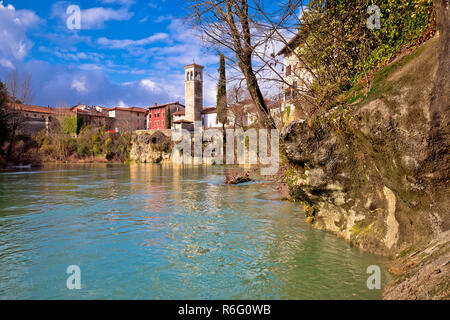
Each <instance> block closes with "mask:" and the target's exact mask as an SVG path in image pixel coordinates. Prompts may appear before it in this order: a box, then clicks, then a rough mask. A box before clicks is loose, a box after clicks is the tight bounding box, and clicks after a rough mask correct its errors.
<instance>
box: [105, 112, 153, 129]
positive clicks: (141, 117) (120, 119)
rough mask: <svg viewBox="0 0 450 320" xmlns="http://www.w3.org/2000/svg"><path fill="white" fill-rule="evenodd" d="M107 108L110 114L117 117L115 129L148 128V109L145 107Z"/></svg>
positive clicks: (111, 116)
mask: <svg viewBox="0 0 450 320" xmlns="http://www.w3.org/2000/svg"><path fill="white" fill-rule="evenodd" d="M107 110H108V116H109V117H110V118H114V119H115V129H116V130H117V131H123V130H125V131H135V130H145V129H146V128H147V120H146V114H147V110H146V109H144V108H137V107H131V108H122V107H115V108H110V109H107Z"/></svg>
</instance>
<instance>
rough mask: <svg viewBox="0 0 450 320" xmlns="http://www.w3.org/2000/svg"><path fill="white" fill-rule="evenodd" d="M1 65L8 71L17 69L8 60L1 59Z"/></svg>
mask: <svg viewBox="0 0 450 320" xmlns="http://www.w3.org/2000/svg"><path fill="white" fill-rule="evenodd" d="M0 65H1V66H3V67H5V68H8V69H15V67H14V65H13V63H12V62H11V61H9V60H8V59H3V58H0Z"/></svg>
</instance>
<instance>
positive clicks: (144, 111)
mask: <svg viewBox="0 0 450 320" xmlns="http://www.w3.org/2000/svg"><path fill="white" fill-rule="evenodd" d="M105 110H108V111H115V110H119V111H128V112H141V113H146V112H147V110H146V109H144V108H138V107H131V108H123V107H114V108H106V109H105Z"/></svg>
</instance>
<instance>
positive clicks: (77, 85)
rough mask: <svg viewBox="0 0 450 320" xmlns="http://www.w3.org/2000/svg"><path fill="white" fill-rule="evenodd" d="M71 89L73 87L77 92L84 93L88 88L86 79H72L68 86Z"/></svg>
mask: <svg viewBox="0 0 450 320" xmlns="http://www.w3.org/2000/svg"><path fill="white" fill-rule="evenodd" d="M70 87H71V88H72V89H75V90H76V91H77V92H78V93H81V94H86V93H87V92H88V89H87V88H86V79H85V78H82V79H73V81H72V84H71V86H70Z"/></svg>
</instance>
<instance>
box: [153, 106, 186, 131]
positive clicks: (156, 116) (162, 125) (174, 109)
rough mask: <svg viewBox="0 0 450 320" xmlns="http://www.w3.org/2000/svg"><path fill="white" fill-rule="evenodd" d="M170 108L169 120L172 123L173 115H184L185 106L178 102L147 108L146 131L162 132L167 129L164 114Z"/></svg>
mask: <svg viewBox="0 0 450 320" xmlns="http://www.w3.org/2000/svg"><path fill="white" fill-rule="evenodd" d="M169 108H170V114H171V118H172V119H171V120H172V122H173V119H174V117H175V116H174V114H179V113H180V112H182V114H184V110H185V106H184V105H182V104H180V103H179V102H178V101H176V102H173V103H167V104H163V105H158V104H156V103H155V105H154V106H152V107H149V108H147V109H148V111H147V130H158V129H159V130H164V129H167V123H166V113H167V112H168V110H169Z"/></svg>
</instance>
